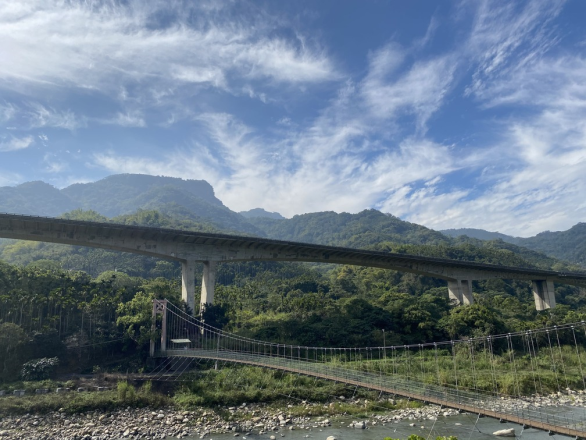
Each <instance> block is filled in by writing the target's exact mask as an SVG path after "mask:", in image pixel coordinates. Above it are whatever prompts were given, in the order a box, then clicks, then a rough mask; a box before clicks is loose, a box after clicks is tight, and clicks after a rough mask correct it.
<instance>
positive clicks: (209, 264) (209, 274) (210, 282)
mask: <svg viewBox="0 0 586 440" xmlns="http://www.w3.org/2000/svg"><path fill="white" fill-rule="evenodd" d="M217 268H218V263H217V262H216V261H205V262H204V263H203V277H202V279H201V306H202V309H203V307H205V305H206V304H213V303H214V286H215V285H216V270H217Z"/></svg>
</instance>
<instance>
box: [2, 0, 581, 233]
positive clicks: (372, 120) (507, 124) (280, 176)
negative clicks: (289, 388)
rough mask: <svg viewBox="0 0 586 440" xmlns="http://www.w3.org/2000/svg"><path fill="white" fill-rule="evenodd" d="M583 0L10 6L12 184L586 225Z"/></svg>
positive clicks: (15, 1) (16, 0)
mask: <svg viewBox="0 0 586 440" xmlns="http://www.w3.org/2000/svg"><path fill="white" fill-rule="evenodd" d="M585 17H586V3H584V2H582V1H580V0H573V1H567V2H564V1H556V0H546V1H539V0H534V1H529V2H520V1H519V2H511V1H500V2H499V1H482V0H470V1H454V2H448V1H445V2H443V1H442V2H436V1H417V0H414V1H408V2H407V1H375V0H373V1H347V0H331V1H327V0H320V1H290V2H284V1H251V2H248V1H225V2H221V1H197V2H195V1H184V2H181V1H148V0H141V1H132V0H129V1H120V2H118V1H104V2H100V1H75V0H70V1H54V0H8V1H5V2H2V3H0V41H1V42H2V43H0V186H6V185H17V184H19V183H22V182H26V181H30V180H43V181H46V182H49V183H51V184H53V185H55V186H56V187H59V188H61V187H64V186H67V185H70V184H72V183H76V182H89V181H94V180H98V179H100V178H103V177H105V176H108V175H110V174H117V173H145V174H153V175H165V176H175V177H182V178H185V179H205V180H207V181H208V182H210V183H211V184H212V185H213V186H214V188H215V191H216V195H217V196H218V197H219V198H220V199H221V200H222V201H223V202H224V203H225V204H226V205H227V206H228V207H229V208H231V209H233V210H236V211H240V210H247V209H251V208H255V207H262V208H265V209H267V210H269V211H278V212H280V213H281V214H283V215H285V216H287V217H290V216H293V215H295V214H302V213H306V212H315V211H325V210H332V211H336V212H342V211H346V212H358V211H361V210H362V209H365V208H376V209H379V210H381V211H383V212H388V213H391V214H394V215H396V216H398V217H400V218H402V219H404V220H408V221H411V222H415V223H419V224H423V225H426V226H429V227H431V228H434V229H445V228H457V227H475V228H484V229H488V230H494V231H496V230H498V231H500V232H503V233H508V234H513V235H519V236H528V235H533V234H536V233H538V232H540V231H543V230H562V229H567V228H569V227H571V226H572V225H574V224H575V223H577V222H580V221H586V197H585V195H586V57H585V51H586V27H585V26H584V19H585Z"/></svg>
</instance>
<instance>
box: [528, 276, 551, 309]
mask: <svg viewBox="0 0 586 440" xmlns="http://www.w3.org/2000/svg"><path fill="white" fill-rule="evenodd" d="M531 284H532V288H533V298H534V299H535V308H536V309H537V310H545V309H551V308H553V307H555V290H554V287H553V281H551V280H534V281H532V282H531Z"/></svg>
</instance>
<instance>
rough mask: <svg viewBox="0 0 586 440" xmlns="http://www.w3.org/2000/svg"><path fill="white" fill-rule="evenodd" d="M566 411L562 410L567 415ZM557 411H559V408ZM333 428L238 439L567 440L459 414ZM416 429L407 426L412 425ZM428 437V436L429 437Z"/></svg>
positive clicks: (216, 439) (224, 437) (217, 438)
mask: <svg viewBox="0 0 586 440" xmlns="http://www.w3.org/2000/svg"><path fill="white" fill-rule="evenodd" d="M566 410H567V407H565V408H564V409H563V411H566ZM559 411H562V409H561V408H560V409H559ZM570 411H572V412H575V413H576V415H578V414H579V416H580V417H584V409H583V408H571V409H570ZM330 420H332V426H330V427H327V428H321V427H319V428H310V429H299V428H296V429H295V430H293V431H290V430H289V428H284V429H281V430H280V431H278V432H269V433H265V434H262V435H259V434H258V432H256V433H254V432H253V433H251V434H248V433H240V434H239V437H237V438H240V439H244V438H245V437H246V439H248V440H268V439H269V437H270V436H271V435H275V436H276V437H277V439H285V440H301V439H316V440H326V438H327V437H328V436H330V435H333V436H335V437H336V439H338V440H383V439H384V438H385V437H391V438H394V439H395V438H399V439H406V438H407V437H408V436H409V435H411V434H417V435H419V436H421V437H423V438H426V439H427V438H429V439H433V440H435V438H436V436H438V435H445V436H448V435H453V436H455V437H457V438H458V440H472V439H475V440H476V439H493V440H494V439H496V438H502V437H495V436H494V435H493V434H492V433H493V432H495V431H498V430H501V429H508V428H515V433H516V435H517V438H522V439H528V440H533V439H535V440H546V439H558V440H559V439H570V438H572V437H567V436H564V435H559V434H555V435H553V436H550V435H548V433H547V432H544V431H540V430H537V429H532V428H530V429H525V430H523V429H522V427H521V426H520V425H517V424H515V423H499V421H498V420H495V419H491V418H488V417H485V418H481V419H477V416H476V415H473V414H460V415H457V416H451V417H439V418H438V419H437V421H436V422H435V425H434V421H433V420H426V421H424V422H421V421H419V422H417V421H414V420H402V421H400V422H397V423H387V424H386V426H381V425H378V424H377V425H374V426H373V425H371V424H370V423H368V422H367V425H368V428H367V429H354V428H348V424H349V423H350V422H352V421H353V420H360V419H356V418H351V417H350V418H349V417H341V418H331V419H330ZM414 422H415V426H414V427H412V426H409V424H410V423H414ZM430 433H431V435H430ZM198 438H199V437H191V439H198ZM205 439H206V440H228V439H234V434H212V435H208V436H206V437H205Z"/></svg>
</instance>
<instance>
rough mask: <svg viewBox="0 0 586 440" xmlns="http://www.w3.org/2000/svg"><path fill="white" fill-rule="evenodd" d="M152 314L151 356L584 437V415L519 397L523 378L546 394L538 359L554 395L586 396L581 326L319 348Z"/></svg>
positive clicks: (167, 306)
mask: <svg viewBox="0 0 586 440" xmlns="http://www.w3.org/2000/svg"><path fill="white" fill-rule="evenodd" d="M153 315H154V316H155V317H157V318H158V319H156V320H155V321H154V322H157V323H158V324H155V325H156V326H157V327H158V330H159V331H160V336H161V337H160V339H157V340H154V341H152V342H151V355H152V356H155V357H165V358H167V359H174V358H185V359H189V358H198V359H207V360H211V361H221V362H230V363H237V364H245V365H251V366H256V367H262V368H270V369H275V370H280V371H285V372H289V373H293V374H298V375H305V376H312V377H316V378H321V379H326V380H332V381H336V382H341V383H344V384H348V385H352V386H356V387H363V388H367V389H370V390H376V391H379V392H380V395H382V394H383V393H386V394H390V395H396V396H402V397H406V398H409V399H414V400H419V401H423V402H425V403H432V404H436V405H440V406H442V407H448V408H454V409H457V410H459V411H463V412H467V413H472V414H476V415H478V417H483V416H487V417H493V418H495V419H499V420H501V421H507V422H513V423H517V424H519V425H522V426H523V427H524V428H530V427H531V428H537V429H541V430H544V431H547V432H549V433H550V434H563V435H567V436H571V437H574V438H576V439H578V438H586V410H579V411H577V410H576V409H575V408H568V411H563V410H562V411H560V408H555V410H554V409H552V408H548V407H539V406H537V405H533V404H531V403H530V402H528V401H527V400H524V399H523V395H524V394H525V395H526V393H525V392H523V393H522V392H521V391H522V390H521V387H522V385H523V384H524V383H525V382H527V379H529V382H531V380H532V381H533V384H534V389H533V392H534V394H537V395H544V394H547V390H546V388H544V383H542V378H541V373H540V371H539V368H540V367H543V363H544V360H546V361H547V362H548V363H549V362H551V365H549V367H550V368H549V370H550V373H551V374H549V379H550V382H551V383H555V384H556V386H557V388H558V390H560V391H564V392H565V393H568V392H570V391H569V390H570V387H569V385H574V387H581V388H582V389H583V390H584V391H585V392H586V377H585V375H584V370H583V363H584V362H585V361H586V351H585V350H584V348H585V345H586V322H584V321H582V322H579V323H573V324H566V325H562V326H556V327H552V328H543V329H539V330H531V331H525V332H519V333H510V334H506V335H497V336H487V337H482V338H473V339H467V340H458V341H445V342H436V343H427V344H415V345H402V346H388V347H387V346H383V347H363V348H324V347H304V346H296V345H285V344H275V343H270V342H266V341H260V340H255V339H250V338H246V337H242V336H239V335H236V334H232V333H228V332H224V331H222V330H220V329H217V328H214V327H211V326H209V325H207V324H206V323H204V322H202V321H201V320H199V319H197V318H194V317H192V316H190V315H188V314H186V313H185V312H184V311H182V310H181V309H179V308H177V307H175V306H174V305H172V304H171V303H169V302H167V301H165V300H155V303H154V306H153ZM567 344H570V345H567ZM568 347H571V350H569V349H568ZM497 352H499V353H501V356H500V358H498V356H497ZM503 353H504V354H503ZM503 356H504V359H506V360H507V361H508V362H506V364H507V365H506V369H507V371H509V372H511V373H513V376H512V377H513V386H512V389H513V393H512V394H508V395H505V394H503V393H502V392H500V391H499V380H500V379H501V378H499V375H500V374H501V373H500V372H499V371H497V368H496V365H497V364H499V363H500V364H502V363H503V362H502V359H503ZM499 359H500V360H499ZM446 361H449V364H452V365H450V366H449V367H450V374H451V377H449V378H448V377H446V376H445V371H444V370H445V367H446ZM483 365H484V366H485V367H486V365H488V369H485V370H486V371H488V374H485V373H486V371H484V372H483V369H482V366H483ZM483 381H484V384H485V385H486V383H487V382H488V383H489V384H490V385H491V386H492V390H490V389H488V390H487V389H486V386H484V388H483V389H481V384H482V383H483ZM543 381H545V379H543ZM564 385H566V387H565V388H564ZM508 397H516V399H512V400H511V399H508ZM505 399H506V400H505ZM511 402H512V403H511Z"/></svg>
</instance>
